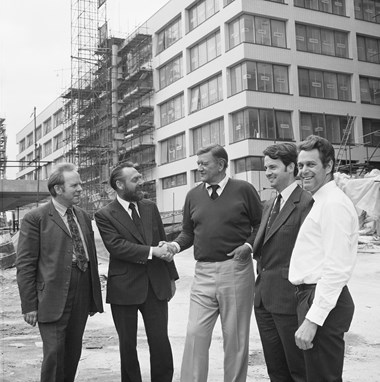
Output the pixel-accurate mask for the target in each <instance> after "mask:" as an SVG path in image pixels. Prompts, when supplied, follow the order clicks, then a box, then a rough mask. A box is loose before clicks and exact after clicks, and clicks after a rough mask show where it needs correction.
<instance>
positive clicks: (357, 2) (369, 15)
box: [354, 0, 380, 24]
mask: <svg viewBox="0 0 380 382" xmlns="http://www.w3.org/2000/svg"><path fill="white" fill-rule="evenodd" d="M354 7H355V18H356V19H358V20H364V21H369V22H370V23H376V24H380V0H354Z"/></svg>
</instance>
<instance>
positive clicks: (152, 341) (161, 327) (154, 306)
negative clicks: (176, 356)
mask: <svg viewBox="0 0 380 382" xmlns="http://www.w3.org/2000/svg"><path fill="white" fill-rule="evenodd" d="M111 310H112V317H113V320H114V323H115V327H116V331H117V333H118V335H119V347H120V361H121V381H122V382H141V372H140V365H139V360H138V357H137V318H138V310H139V311H140V312H141V315H142V317H143V320H144V324H145V331H146V335H147V339H148V345H149V351H150V372H151V381H152V382H171V381H172V378H173V371H174V369H173V355H172V350H171V346H170V342H169V337H168V302H167V301H160V300H158V299H157V297H156V295H155V294H154V292H153V290H152V287H151V285H150V284H149V288H148V295H147V298H146V300H145V302H144V303H142V304H140V305H115V304H111Z"/></svg>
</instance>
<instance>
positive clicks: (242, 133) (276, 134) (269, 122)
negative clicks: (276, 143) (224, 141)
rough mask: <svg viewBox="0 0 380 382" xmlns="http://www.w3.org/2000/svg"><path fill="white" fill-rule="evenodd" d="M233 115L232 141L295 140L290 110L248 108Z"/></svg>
mask: <svg viewBox="0 0 380 382" xmlns="http://www.w3.org/2000/svg"><path fill="white" fill-rule="evenodd" d="M231 117H232V127H231V129H230V133H231V141H232V142H238V141H241V140H244V139H271V140H293V136H294V135H293V127H292V119H291V113H290V111H280V110H273V109H256V108H247V109H243V110H240V111H238V112H236V113H233V114H232V115H231Z"/></svg>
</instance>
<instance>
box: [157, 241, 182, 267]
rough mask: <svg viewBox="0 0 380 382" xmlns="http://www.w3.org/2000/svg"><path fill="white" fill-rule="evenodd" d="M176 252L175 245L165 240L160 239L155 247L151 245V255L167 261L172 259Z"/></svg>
mask: <svg viewBox="0 0 380 382" xmlns="http://www.w3.org/2000/svg"><path fill="white" fill-rule="evenodd" d="M176 253H178V248H177V247H176V245H175V244H173V243H168V242H166V241H160V242H159V243H158V246H157V247H153V256H156V257H158V258H159V259H161V260H165V261H167V262H168V263H170V262H171V261H173V257H174V255H175V254H176Z"/></svg>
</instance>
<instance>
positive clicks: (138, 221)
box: [129, 203, 145, 240]
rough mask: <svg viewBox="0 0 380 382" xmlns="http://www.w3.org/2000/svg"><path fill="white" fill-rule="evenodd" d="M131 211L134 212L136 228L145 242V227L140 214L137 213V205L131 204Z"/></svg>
mask: <svg viewBox="0 0 380 382" xmlns="http://www.w3.org/2000/svg"><path fill="white" fill-rule="evenodd" d="M129 209H130V210H131V211H132V220H133V222H134V223H135V226H136V227H137V230H138V231H139V232H140V235H141V236H142V238H143V239H144V240H145V234H144V227H143V224H142V221H141V218H140V216H139V214H138V213H137V211H136V205H135V203H129Z"/></svg>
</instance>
